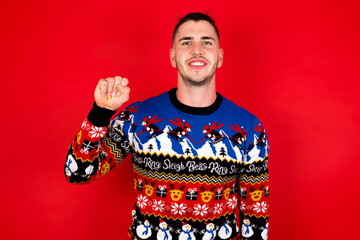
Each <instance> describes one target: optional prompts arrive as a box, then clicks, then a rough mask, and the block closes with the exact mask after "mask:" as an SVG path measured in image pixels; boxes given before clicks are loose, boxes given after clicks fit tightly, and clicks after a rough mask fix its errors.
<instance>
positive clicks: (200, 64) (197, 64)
mask: <svg viewBox="0 0 360 240" xmlns="http://www.w3.org/2000/svg"><path fill="white" fill-rule="evenodd" d="M190 65H191V66H204V65H205V63H203V62H192V63H190Z"/></svg>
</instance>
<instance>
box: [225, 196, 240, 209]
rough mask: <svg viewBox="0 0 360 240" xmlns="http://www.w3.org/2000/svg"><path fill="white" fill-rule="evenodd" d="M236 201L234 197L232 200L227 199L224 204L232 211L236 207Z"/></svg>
mask: <svg viewBox="0 0 360 240" xmlns="http://www.w3.org/2000/svg"><path fill="white" fill-rule="evenodd" d="M237 203H238V200H237V197H236V196H234V197H233V198H229V199H228V200H227V202H226V204H227V205H228V208H230V209H234V208H235V207H236V206H237Z"/></svg>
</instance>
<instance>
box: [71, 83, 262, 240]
mask: <svg viewBox="0 0 360 240" xmlns="http://www.w3.org/2000/svg"><path fill="white" fill-rule="evenodd" d="M114 113H115V112H113V111H110V110H107V109H103V108H99V107H98V106H97V105H96V104H95V103H94V106H93V109H92V110H91V111H90V113H89V115H88V118H87V119H86V120H85V121H84V122H83V124H82V126H81V129H80V131H79V133H78V134H77V136H76V137H75V139H74V140H73V142H72V143H71V146H70V149H69V151H68V154H67V159H66V163H65V177H66V179H67V180H68V181H69V182H71V183H78V184H82V183H89V182H93V181H95V180H96V179H98V178H100V177H101V176H103V175H105V174H106V173H108V172H109V171H110V170H112V169H113V168H115V167H116V166H118V165H119V164H120V163H121V161H122V160H123V159H124V158H125V156H127V155H128V154H129V153H131V155H132V165H133V170H134V190H135V191H136V194H137V201H136V203H135V205H134V208H133V210H132V223H131V225H130V227H129V236H130V237H132V238H133V239H157V240H172V239H180V240H194V239H203V240H215V239H249V240H250V239H256V240H260V239H267V235H268V206H269V205H268V197H269V179H268V153H269V145H268V138H267V134H266V132H265V129H264V127H263V125H262V124H261V123H260V122H259V120H258V119H257V118H256V117H255V116H254V115H252V114H251V113H249V112H248V111H246V110H244V109H243V108H241V107H238V106H236V105H235V104H234V103H232V102H231V101H229V100H227V99H226V98H224V97H222V96H221V95H220V94H217V99H216V101H215V102H214V103H213V104H212V105H211V106H209V107H205V108H196V107H189V106H186V105H184V104H182V103H181V102H180V101H178V99H177V98H176V89H172V90H170V91H169V92H166V93H163V94H161V95H159V96H157V97H153V98H150V99H148V100H146V101H143V102H136V103H133V104H131V105H130V106H128V107H126V108H125V109H123V110H122V111H121V113H120V114H118V115H117V116H116V117H115V118H114V119H113V120H112V121H111V123H110V119H111V116H112V115H113V114H114ZM109 123H110V124H109Z"/></svg>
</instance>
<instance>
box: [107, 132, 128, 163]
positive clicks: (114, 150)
mask: <svg viewBox="0 0 360 240" xmlns="http://www.w3.org/2000/svg"><path fill="white" fill-rule="evenodd" d="M104 142H105V143H106V145H107V146H108V147H110V148H111V151H112V152H113V153H114V154H115V156H116V160H118V161H119V163H121V161H122V160H123V159H124V157H123V156H122V155H121V154H120V151H119V150H117V149H116V148H115V144H113V143H112V142H111V141H110V139H108V138H104Z"/></svg>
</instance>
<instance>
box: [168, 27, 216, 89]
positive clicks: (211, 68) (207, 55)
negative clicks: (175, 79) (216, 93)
mask: <svg viewBox="0 0 360 240" xmlns="http://www.w3.org/2000/svg"><path fill="white" fill-rule="evenodd" d="M170 61H171V65H172V66H173V67H176V68H177V70H178V75H179V78H180V79H182V80H183V81H184V82H185V83H186V84H189V85H191V86H203V85H206V84H208V83H209V82H211V80H212V79H214V76H215V71H216V69H217V68H218V67H221V65H222V62H223V50H222V49H220V45H219V39H218V37H217V35H216V32H215V29H214V27H213V26H211V24H210V23H208V22H207V21H197V22H195V21H191V20H190V21H187V22H185V23H184V24H182V25H181V26H180V27H179V29H178V31H177V33H176V35H175V38H174V42H173V48H172V49H170Z"/></svg>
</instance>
